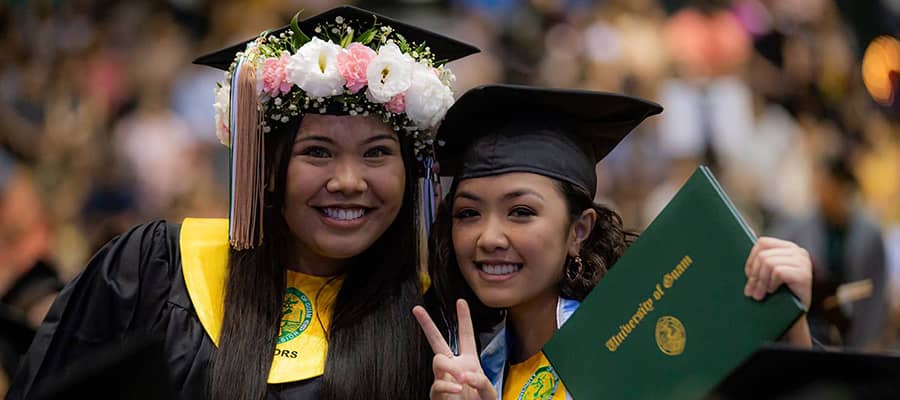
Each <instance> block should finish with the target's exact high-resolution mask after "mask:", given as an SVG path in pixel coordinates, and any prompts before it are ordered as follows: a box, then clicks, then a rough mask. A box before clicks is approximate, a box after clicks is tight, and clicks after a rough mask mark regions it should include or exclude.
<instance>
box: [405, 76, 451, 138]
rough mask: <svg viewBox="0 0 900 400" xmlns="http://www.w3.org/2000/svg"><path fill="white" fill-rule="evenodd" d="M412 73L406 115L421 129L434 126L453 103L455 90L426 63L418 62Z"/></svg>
mask: <svg viewBox="0 0 900 400" xmlns="http://www.w3.org/2000/svg"><path fill="white" fill-rule="evenodd" d="M412 75H413V77H412V84H411V85H410V87H409V90H408V91H407V92H406V116H407V117H409V119H410V120H412V121H413V122H415V123H416V125H417V126H418V127H419V129H431V128H434V127H435V126H436V125H437V124H438V122H441V120H442V119H444V114H446V113H447V110H448V109H449V108H450V106H451V105H453V101H454V100H453V91H451V90H450V88H449V87H448V86H447V85H444V83H443V82H441V80H440V79H439V78H438V77H437V75H436V74H435V72H434V69H432V68H431V67H429V66H428V65H426V64H424V63H420V64H416V66H415V69H414V70H413V74H412Z"/></svg>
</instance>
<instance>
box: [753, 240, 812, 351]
mask: <svg viewBox="0 0 900 400" xmlns="http://www.w3.org/2000/svg"><path fill="white" fill-rule="evenodd" d="M744 273H746V274H747V284H746V285H745V286H744V295H745V296H748V297H752V298H754V299H755V300H757V301H761V300H763V299H765V297H766V296H767V295H768V294H769V293H774V292H775V291H776V290H778V287H779V286H781V285H782V284H783V285H787V287H788V289H790V291H791V292H793V293H794V295H795V296H797V298H799V299H800V302H802V303H803V305H804V306H806V308H807V309H809V306H810V303H811V299H812V261H811V260H810V258H809V253H808V252H807V251H806V250H805V249H804V248H802V247H800V246H797V245H796V244H795V243H793V242H789V241H786V240H781V239H775V238H771V237H761V238H759V240H757V241H756V245H754V246H753V249H752V250H750V255H749V256H748V257H747V263H746V264H745V265H744ZM785 339H787V341H788V342H789V343H791V344H793V345H797V346H803V347H812V337H811V336H810V334H809V326H808V325H807V323H806V316H803V317H801V318H800V319H798V320H797V322H796V323H795V324H794V326H793V327H791V329H790V330H789V331H788V332H787V333H786V334H785Z"/></svg>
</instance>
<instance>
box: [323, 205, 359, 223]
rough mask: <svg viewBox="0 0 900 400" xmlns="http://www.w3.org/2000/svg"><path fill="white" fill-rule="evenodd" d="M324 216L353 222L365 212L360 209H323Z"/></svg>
mask: <svg viewBox="0 0 900 400" xmlns="http://www.w3.org/2000/svg"><path fill="white" fill-rule="evenodd" d="M322 210H323V212H324V213H325V215H327V216H328V217H329V218H334V219H336V220H340V221H349V220H354V219H357V218H359V217H362V216H363V214H365V213H366V210H364V209H362V208H349V209H348V208H323V209H322Z"/></svg>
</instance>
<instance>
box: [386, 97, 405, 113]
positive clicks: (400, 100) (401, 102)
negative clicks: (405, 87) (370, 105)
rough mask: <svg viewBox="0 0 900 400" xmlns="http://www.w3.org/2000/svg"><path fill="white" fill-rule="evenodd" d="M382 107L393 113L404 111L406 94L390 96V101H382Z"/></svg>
mask: <svg viewBox="0 0 900 400" xmlns="http://www.w3.org/2000/svg"><path fill="white" fill-rule="evenodd" d="M384 108H385V109H386V110H388V111H390V112H392V113H395V114H400V113H403V112H406V95H405V94H403V93H400V94H398V95H396V96H394V97H391V100H390V101H388V102H387V103H384Z"/></svg>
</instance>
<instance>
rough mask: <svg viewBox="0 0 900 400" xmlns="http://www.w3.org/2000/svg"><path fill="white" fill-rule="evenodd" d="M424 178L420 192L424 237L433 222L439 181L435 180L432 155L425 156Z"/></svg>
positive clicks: (429, 230) (429, 232)
mask: <svg viewBox="0 0 900 400" xmlns="http://www.w3.org/2000/svg"><path fill="white" fill-rule="evenodd" d="M424 164H425V179H424V180H423V186H424V187H423V192H424V193H423V194H422V213H423V214H424V218H425V235H426V237H427V236H428V235H430V234H431V225H432V224H433V223H434V217H435V213H436V210H435V209H436V204H435V197H436V190H437V187H436V185H439V184H440V183H439V182H438V181H437V176H436V174H435V173H434V157H432V156H427V157H425V161H424Z"/></svg>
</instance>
